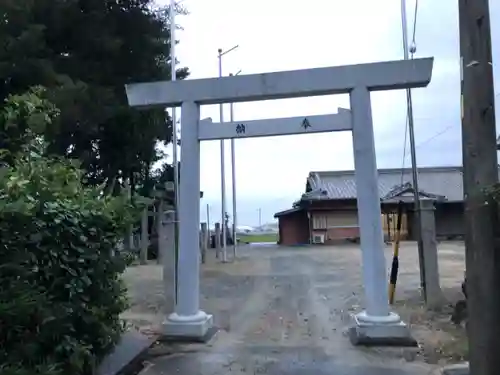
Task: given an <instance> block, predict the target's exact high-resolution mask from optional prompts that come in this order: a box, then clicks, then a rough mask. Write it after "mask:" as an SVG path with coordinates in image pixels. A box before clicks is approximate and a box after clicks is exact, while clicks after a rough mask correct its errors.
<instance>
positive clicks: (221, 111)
mask: <svg viewBox="0 0 500 375" xmlns="http://www.w3.org/2000/svg"><path fill="white" fill-rule="evenodd" d="M218 52H219V55H218V58H219V77H222V54H223V53H222V49H220V48H219V50H218ZM219 122H221V123H223V122H224V104H222V103H221V104H219ZM224 146H225V145H224V140H223V139H221V140H220V188H221V223H222V226H221V227H222V228H221V232H222V262H227V249H226V242H227V241H226V226H225V225H224V223H225V217H226V165H225V164H226V163H225V157H226V152H225V147H224Z"/></svg>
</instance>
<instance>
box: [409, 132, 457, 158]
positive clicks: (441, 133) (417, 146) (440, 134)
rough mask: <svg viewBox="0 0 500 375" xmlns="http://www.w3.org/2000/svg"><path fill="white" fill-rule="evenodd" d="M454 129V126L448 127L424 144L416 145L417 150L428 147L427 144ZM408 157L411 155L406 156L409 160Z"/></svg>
mask: <svg viewBox="0 0 500 375" xmlns="http://www.w3.org/2000/svg"><path fill="white" fill-rule="evenodd" d="M454 128H455V126H454V125H449V126H447V127H446V128H444V129H443V130H441V131H439V132H437V133H436V134H434V135H433V136H432V137H429V138H427V139H426V140H425V141H423V142H421V143H419V144H418V145H416V147H415V148H419V147H422V146H424V145H426V144H427V143H429V142H431V141H433V140H435V139H436V138H438V137H440V136H442V135H443V134H445V133H447V132H448V131H450V130H451V129H454ZM408 156H410V155H405V158H407V157H408Z"/></svg>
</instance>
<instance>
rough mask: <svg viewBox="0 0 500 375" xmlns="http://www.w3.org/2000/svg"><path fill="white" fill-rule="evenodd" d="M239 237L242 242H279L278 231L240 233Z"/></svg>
mask: <svg viewBox="0 0 500 375" xmlns="http://www.w3.org/2000/svg"><path fill="white" fill-rule="evenodd" d="M237 237H238V238H239V239H240V242H242V243H255V242H278V234H277V233H262V234H260V233H259V234H240V235H238V236H237Z"/></svg>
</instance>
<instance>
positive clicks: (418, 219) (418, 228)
mask: <svg viewBox="0 0 500 375" xmlns="http://www.w3.org/2000/svg"><path fill="white" fill-rule="evenodd" d="M417 5H418V3H415V17H417V9H418V8H417ZM401 26H402V31H403V54H404V59H405V60H408V59H410V52H411V58H413V54H414V53H415V50H416V45H414V44H413V42H414V41H412V46H411V51H409V50H410V46H409V44H408V22H407V18H406V0H401ZM406 115H407V119H408V132H409V136H410V155H411V173H412V185H413V201H414V202H413V205H414V210H413V214H414V220H413V224H414V228H415V231H414V233H415V236H416V237H417V248H418V263H419V268H420V287H421V289H422V295H423V297H424V300H425V301H426V302H427V284H426V273H425V265H426V262H425V252H424V246H423V241H422V212H421V207H420V191H419V187H418V166H417V151H416V148H415V126H414V117H413V99H412V94H411V89H406Z"/></svg>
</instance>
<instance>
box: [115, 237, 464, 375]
mask: <svg viewBox="0 0 500 375" xmlns="http://www.w3.org/2000/svg"><path fill="white" fill-rule="evenodd" d="M386 251H387V257H386V259H387V261H388V264H389V260H390V259H391V249H390V247H388V248H387V250H386ZM439 262H440V264H439V266H440V274H441V285H442V288H443V290H444V291H445V294H446V296H447V297H449V298H450V299H456V298H457V295H458V294H457V292H456V291H457V290H458V289H459V285H460V282H461V278H462V277H463V271H464V247H463V245H462V244H461V243H450V242H448V243H441V244H440V246H439ZM360 267H361V257H360V251H359V248H358V246H356V245H346V246H336V247H333V246H318V247H295V248H287V247H277V246H246V247H243V248H241V249H240V251H239V257H238V259H237V260H236V262H234V263H230V264H220V263H218V262H217V260H216V259H215V257H214V256H213V254H209V256H208V260H207V264H205V265H203V266H202V278H201V293H202V296H201V301H200V303H201V308H202V309H203V310H205V311H206V312H209V313H212V314H213V315H214V319H215V324H216V325H217V326H218V327H219V328H220V332H219V333H218V334H217V336H216V339H215V340H214V341H213V342H212V343H211V344H209V345H204V346H199V345H198V346H194V349H193V346H191V347H190V348H186V347H181V346H179V347H176V348H172V347H168V348H166V347H163V348H160V349H159V351H158V353H159V354H170V355H169V356H163V357H159V358H156V359H155V360H154V361H153V362H152V365H151V366H152V367H151V369H150V370H149V371H150V372H148V374H151V375H152V374H160V373H163V372H162V371H163V370H162V369H168V371H171V370H172V366H174V367H175V368H176V371H180V372H181V373H182V372H186V373H190V374H191V373H192V374H197V373H200V374H209V373H210V374H225V373H231V374H234V373H240V374H255V373H263V374H281V373H287V374H309V373H311V374H312V373H314V374H319V375H321V374H323V373H324V374H327V373H328V374H330V373H335V371H333V370H335V369H336V370H338V371H339V373H342V374H353V375H354V374H358V373H359V374H361V373H366V374H384V375H391V374H428V373H429V372H430V371H432V370H433V369H435V366H434V364H436V363H438V362H439V363H441V362H443V361H444V360H446V359H447V358H449V357H450V355H449V353H446V350H448V349H449V348H451V347H452V344H450V342H451V343H454V342H455V337H457V335H458V336H459V335H460V334H461V332H460V330H461V328H455V327H452V325H451V324H450V323H449V312H448V311H447V310H446V308H445V309H444V311H443V312H427V311H425V309H424V308H423V307H422V304H421V302H420V299H419V291H418V289H419V284H420V282H419V271H418V256H417V250H416V245H415V244H412V243H405V244H403V245H402V248H401V256H400V275H399V279H398V289H397V293H396V299H397V303H396V304H395V310H396V311H397V312H399V313H400V314H401V316H402V317H403V318H404V320H405V321H406V322H408V323H409V324H410V325H411V328H412V332H413V334H414V335H415V337H416V338H417V340H419V342H420V343H421V348H419V349H402V348H398V349H394V348H393V349H387V348H360V347H353V346H351V344H350V343H349V340H348V339H347V337H345V328H346V326H347V324H348V322H349V319H348V318H349V315H350V314H351V313H352V312H356V311H359V310H361V309H362V306H363V289H362V285H361V268H360ZM161 277H162V271H161V268H160V267H159V266H157V265H147V266H136V267H131V268H130V269H129V270H128V271H127V273H126V275H125V279H126V282H127V284H128V286H129V291H130V297H131V301H132V306H131V309H130V310H129V311H127V312H126V313H125V314H124V318H125V319H127V320H129V321H130V322H131V323H132V324H134V325H136V326H138V327H139V328H140V329H142V330H143V331H145V332H151V331H154V330H155V329H156V327H157V326H158V325H159V324H160V323H161V321H162V319H163V318H164V316H165V312H164V309H165V308H166V307H165V299H164V297H163V286H162V281H161ZM450 330H451V331H450ZM453 330H455V331H456V332H454V331H453ZM450 332H451V333H450ZM443 348H445V349H446V348H448V349H446V350H444V351H445V353H440V352H443ZM449 350H452V349H449ZM175 353H177V354H179V353H183V355H182V356H181V357H180V358H179V357H175V356H174V357H175V358H173V357H172V355H174V354H175ZM176 358H177V359H176ZM155 369H156V370H155ZM165 371H167V370H165ZM311 371H312V372H311Z"/></svg>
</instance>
